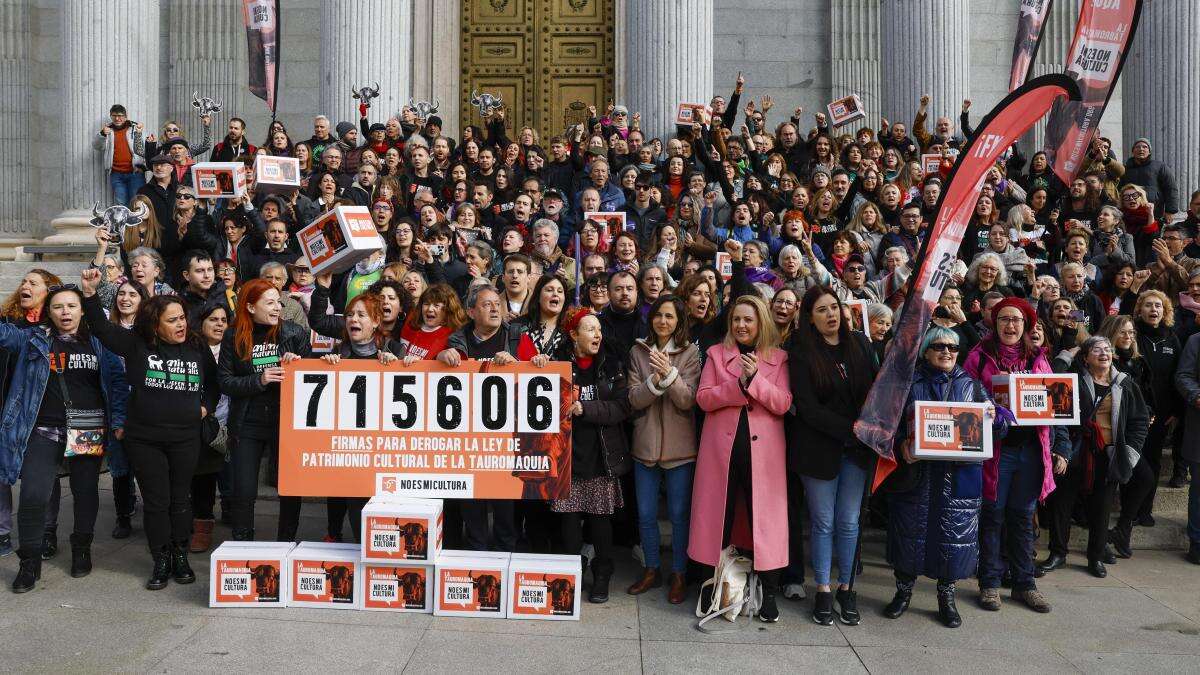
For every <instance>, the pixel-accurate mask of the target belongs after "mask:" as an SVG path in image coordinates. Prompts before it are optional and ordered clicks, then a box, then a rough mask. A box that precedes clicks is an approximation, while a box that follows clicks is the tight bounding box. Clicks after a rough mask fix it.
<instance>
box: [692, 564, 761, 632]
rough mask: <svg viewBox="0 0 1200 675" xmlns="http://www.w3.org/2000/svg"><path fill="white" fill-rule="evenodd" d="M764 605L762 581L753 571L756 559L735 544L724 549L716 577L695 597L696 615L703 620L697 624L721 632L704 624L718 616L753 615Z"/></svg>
mask: <svg viewBox="0 0 1200 675" xmlns="http://www.w3.org/2000/svg"><path fill="white" fill-rule="evenodd" d="M708 587H711V588H712V593H711V595H710V596H709V602H708V606H707V607H705V606H704V589H705V588H708ZM761 605H762V585H761V583H760V582H759V579H758V575H757V574H755V573H754V561H753V560H751V559H750V558H749V557H747V556H744V555H742V554H741V553H739V552H738V550H737V548H736V547H734V546H728V547H726V548H725V549H723V550H722V551H721V558H720V560H718V561H717V566H716V569H715V570H714V571H713V577H712V578H711V579H709V580H707V581H705V582H704V583H703V584H701V585H700V597H699V598H697V599H696V616H697V617H700V621H699V622H698V623H697V624H696V628H698V629H700V630H701V631H703V632H705V633H719V632H724V631H721V630H714V629H712V628H707V627H705V624H707V623H708V622H710V621H712V620H713V619H715V618H716V617H718V616H721V617H724V618H725V620H726V621H729V622H730V623H733V622H735V621H736V620H737V618H738V616H754V615H755V614H757V613H758V608H759V607H760V606H761Z"/></svg>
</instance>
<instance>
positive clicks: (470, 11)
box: [461, 0, 614, 144]
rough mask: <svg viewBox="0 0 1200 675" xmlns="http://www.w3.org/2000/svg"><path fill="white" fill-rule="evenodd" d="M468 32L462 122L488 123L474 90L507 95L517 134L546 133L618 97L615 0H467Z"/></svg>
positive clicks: (465, 27) (465, 21) (508, 118)
mask: <svg viewBox="0 0 1200 675" xmlns="http://www.w3.org/2000/svg"><path fill="white" fill-rule="evenodd" d="M462 30H463V41H462V83H463V84H462V98H463V101H462V107H461V110H462V124H463V125H468V124H476V125H481V126H482V118H481V117H480V115H479V110H478V108H477V107H476V106H474V105H472V104H471V98H472V95H473V94H474V93H484V92H487V93H491V94H499V95H500V97H501V98H502V99H503V101H504V103H505V107H506V117H505V126H506V127H507V128H508V129H509V130H510V132H512V133H510V137H512V136H515V131H514V130H517V129H520V128H521V127H523V126H532V127H534V128H535V129H537V130H538V133H539V134H540V135H541V137H542V138H543V139H546V138H548V137H550V136H553V135H555V134H559V133H562V132H563V130H564V129H565V128H566V127H568V126H570V125H573V124H578V123H580V122H585V121H586V120H587V106H589V105H596V106H597V107H599V108H603V107H604V105H605V104H606V103H607V102H608V100H609V99H610V98H611V97H612V91H613V59H614V53H613V0H463V27H462ZM544 143H545V141H543V144H544Z"/></svg>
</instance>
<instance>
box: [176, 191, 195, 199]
mask: <svg viewBox="0 0 1200 675" xmlns="http://www.w3.org/2000/svg"><path fill="white" fill-rule="evenodd" d="M195 198H196V195H191V194H188V193H186V192H180V193H179V194H177V195H175V199H195Z"/></svg>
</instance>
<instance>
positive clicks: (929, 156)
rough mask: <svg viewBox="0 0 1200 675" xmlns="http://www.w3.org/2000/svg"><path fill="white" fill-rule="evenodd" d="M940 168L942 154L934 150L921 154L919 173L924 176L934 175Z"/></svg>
mask: <svg viewBox="0 0 1200 675" xmlns="http://www.w3.org/2000/svg"><path fill="white" fill-rule="evenodd" d="M941 168H942V156H941V155H939V154H937V153H936V152H927V153H925V154H923V155H921V173H923V174H925V175H926V176H936V175H938V171H939V170H940V169H941Z"/></svg>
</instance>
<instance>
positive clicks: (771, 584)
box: [758, 572, 782, 623]
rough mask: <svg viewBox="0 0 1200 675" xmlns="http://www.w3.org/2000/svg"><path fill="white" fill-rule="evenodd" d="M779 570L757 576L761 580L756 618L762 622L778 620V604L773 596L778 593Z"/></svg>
mask: <svg viewBox="0 0 1200 675" xmlns="http://www.w3.org/2000/svg"><path fill="white" fill-rule="evenodd" d="M781 576H782V575H781V574H780V573H779V572H768V573H765V574H763V575H761V576H760V577H759V579H760V580H761V582H762V594H763V597H762V605H760V606H759V608H758V620H759V621H762V622H763V623H775V622H776V621H779V605H778V604H776V602H775V596H777V595H778V594H779V579H780V577H781Z"/></svg>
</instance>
